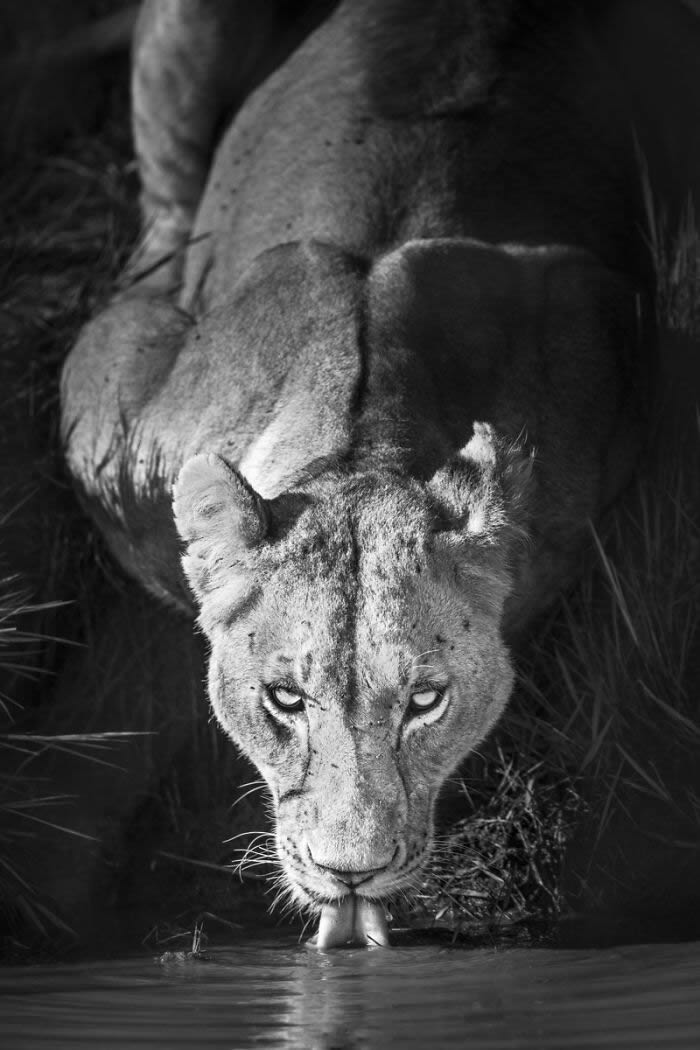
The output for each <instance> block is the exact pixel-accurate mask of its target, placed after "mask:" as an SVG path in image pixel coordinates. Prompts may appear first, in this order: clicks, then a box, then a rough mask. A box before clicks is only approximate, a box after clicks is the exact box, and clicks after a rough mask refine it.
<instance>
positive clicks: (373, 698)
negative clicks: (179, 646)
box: [176, 457, 513, 904]
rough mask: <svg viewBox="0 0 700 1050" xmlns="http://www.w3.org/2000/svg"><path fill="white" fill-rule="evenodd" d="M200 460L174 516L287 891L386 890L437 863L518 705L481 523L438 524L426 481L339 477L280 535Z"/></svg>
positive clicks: (213, 673) (224, 697) (213, 674)
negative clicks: (455, 781) (451, 792)
mask: <svg viewBox="0 0 700 1050" xmlns="http://www.w3.org/2000/svg"><path fill="white" fill-rule="evenodd" d="M190 462H191V464H192V465H188V466H186V468H185V471H183V474H182V475H181V481H180V483H179V487H178V490H177V496H176V514H177V520H178V525H179V527H180V529H181V532H182V533H183V536H184V538H185V539H186V540H188V541H189V551H188V555H186V558H185V566H186V569H187V571H188V575H189V577H190V580H191V581H192V583H193V586H194V588H195V590H196V592H197V594H198V597H199V599H200V602H201V622H202V624H203V626H204V629H205V631H206V633H207V635H208V637H209V640H210V643H211V662H210V670H209V691H210V696H211V700H212V703H213V706H214V710H215V712H216V715H217V717H218V719H219V721H220V722H221V724H222V726H223V727H224V729H225V730H226V731H227V733H228V734H229V735H230V736H231V737H232V738H233V740H235V741H236V743H237V744H238V745H239V746H240V747H241V748H242V750H243V751H244V752H245V754H246V755H248V757H249V758H250V759H251V760H252V761H253V762H254V763H255V765H256V766H257V767H258V769H259V770H260V772H261V773H262V775H263V776H264V778H265V780H266V781H267V783H268V785H269V787H270V790H271V792H272V795H273V798H274V800H275V805H276V813H277V850H278V854H279V859H280V861H281V863H282V866H283V868H284V871H285V873H286V876H287V879H288V882H289V885H290V888H291V889H292V891H293V893H294V895H295V897H296V898H297V900H299V901H301V902H304V903H307V904H321V903H323V902H324V901H328V900H336V899H338V898H341V897H343V896H345V895H346V894H348V893H350V892H356V893H357V894H358V895H360V896H366V897H368V898H373V899H379V898H382V897H386V896H388V895H390V894H391V893H393V892H394V891H395V890H397V889H399V888H401V887H406V886H407V885H410V883H411V881H412V879H414V878H415V876H416V873H417V871H418V869H419V868H420V867H421V865H422V864H423V863H424V861H425V860H426V858H427V855H428V852H429V850H430V846H431V839H432V811H433V806H434V803H435V799H436V796H437V794H438V792H439V790H440V788H441V786H442V784H443V783H444V781H445V778H446V777H447V776H448V774H449V773H450V772H451V771H452V770H453V769H454V768H455V766H456V765H457V764H458V762H459V761H460V759H461V758H462V757H463V756H464V755H465V754H466V753H467V752H468V751H469V750H470V749H471V748H473V747H474V745H475V744H476V743H477V742H478V741H479V740H480V739H482V738H483V736H484V735H485V734H486V732H487V731H488V730H489V728H490V727H491V726H492V725H493V723H494V721H495V720H496V719H497V717H498V715H499V714H500V712H501V711H502V709H503V707H504V705H505V703H506V701H507V699H508V696H509V694H510V691H511V686H512V680H513V672H512V669H511V665H510V661H509V657H508V653H507V650H506V648H505V646H504V644H503V642H502V640H501V636H500V633H499V621H500V616H501V611H502V606H503V601H504V599H505V597H506V594H507V591H508V580H507V574H506V573H505V571H504V569H503V567H502V566H498V564H497V563H498V556H494V553H493V551H488V550H485V549H480V547H479V535H478V532H477V531H476V530H475V531H474V533H473V535H470V534H469V531H468V528H467V529H466V530H464V529H462V530H457V531H456V530H453V529H450V528H446V527H445V525H444V521H443V522H442V523H441V522H440V521H439V520H438V518H439V516H438V515H437V513H436V508H435V496H434V492H433V491H431V490H430V489H429V487H428V486H421V485H419V484H418V483H416V482H413V481H407V480H405V479H400V478H398V477H382V476H364V477H361V478H346V479H342V478H341V479H336V481H335V482H334V483H333V484H330V483H329V484H327V485H326V486H324V485H321V486H318V487H317V490H316V492H315V493H314V494H312V495H311V496H310V497H309V498H308V500H307V501H304V504H303V505H302V506H301V508H300V509H299V507H297V510H296V512H295V517H294V520H293V522H292V523H291V524H290V523H287V524H283V525H280V524H279V523H277V524H276V523H275V521H274V513H275V508H274V506H272V507H271V508H270V507H268V508H267V509H266V508H264V506H263V505H262V501H260V500H259V499H258V498H257V497H255V495H254V494H253V493H252V492H251V491H250V490H249V489H247V487H246V486H245V485H243V484H242V483H241V481H240V478H239V476H238V475H235V474H234V473H233V472H231V471H230V468H228V467H226V466H225V465H224V464H223V463H222V462H221V461H218V460H216V459H215V457H197V459H196V460H194V461H190ZM453 489H454V485H453ZM241 498H242V500H243V503H244V504H245V501H246V498H248V499H249V500H250V504H249V507H248V510H249V512H250V513H248V514H247V516H242V515H241V514H240V505H241ZM185 501H187V503H185ZM236 503H237V504H238V510H236V509H235V504H236ZM472 510H473V511H474V512H475V513H476V514H481V513H486V509H485V508H484V507H483V506H479V507H476V506H473V507H472ZM482 524H487V523H485V522H482ZM222 530H223V532H222ZM265 537H267V538H265ZM494 566H495V567H494Z"/></svg>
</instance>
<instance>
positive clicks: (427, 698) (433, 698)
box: [410, 689, 445, 712]
mask: <svg viewBox="0 0 700 1050" xmlns="http://www.w3.org/2000/svg"><path fill="white" fill-rule="evenodd" d="M444 695H445V691H444V690H441V689H418V690H416V692H415V693H412V694H411V705H410V706H411V709H412V710H413V711H421V712H424V711H432V710H433V708H435V707H437V706H438V704H439V703H440V702H441V700H442V698H443V696H444Z"/></svg>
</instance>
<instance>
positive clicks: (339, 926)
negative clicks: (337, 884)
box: [309, 893, 389, 948]
mask: <svg viewBox="0 0 700 1050" xmlns="http://www.w3.org/2000/svg"><path fill="white" fill-rule="evenodd" d="M309 943H310V944H312V945H314V946H315V947H316V948H342V947H345V946H349V945H363V946H364V945H378V946H380V947H384V948H388V947H389V928H388V926H387V923H386V912H385V910H384V906H383V905H382V904H381V902H378V901H371V900H367V898H366V897H358V896H356V895H355V894H354V893H348V894H347V895H346V896H345V897H343V898H342V899H341V900H337V901H329V902H327V903H325V904H324V905H323V906H322V908H321V919H320V921H319V925H318V933H317V934H316V935H315V936H314V937H312V938H311V940H310V942H309Z"/></svg>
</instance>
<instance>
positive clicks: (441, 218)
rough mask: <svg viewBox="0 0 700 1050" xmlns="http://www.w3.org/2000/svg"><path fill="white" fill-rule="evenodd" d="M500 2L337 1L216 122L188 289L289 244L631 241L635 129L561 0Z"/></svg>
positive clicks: (614, 251)
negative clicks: (555, 0)
mask: <svg viewBox="0 0 700 1050" xmlns="http://www.w3.org/2000/svg"><path fill="white" fill-rule="evenodd" d="M515 6H516V7H518V8H519V9H524V10H528V9H529V7H530V6H531V5H530V4H528V3H525V4H520V5H515ZM535 6H538V7H539V6H541V5H535ZM513 8H514V5H513V4H512V3H510V2H509V0H508V2H501V3H497V4H495V5H490V6H489V5H484V4H476V3H471V4H469V3H468V4H457V3H455V2H454V0H447V2H443V3H441V4H439V5H435V6H434V7H432V6H428V7H426V5H423V4H417V3H408V4H406V3H405V2H404V3H388V4H382V5H381V6H380V5H373V4H368V3H367V2H366V0H359V2H354V3H353V2H350V3H344V4H341V5H340V6H339V8H338V9H337V10H336V11H335V12H334V13H333V15H332V16H331V17H330V18H329V19H328V20H327V21H326V22H324V23H323V24H322V25H321V26H320V27H319V28H318V29H317V30H316V31H315V32H314V33H312V34H311V35H310V37H309V38H308V39H307V40H306V41H305V42H304V43H303V44H302V45H301V47H300V48H299V49H298V50H297V51H296V52H295V53H294V54H293V55H292V56H291V58H290V59H289V60H288V61H287V62H286V63H285V64H284V65H283V66H282V67H281V68H280V69H279V70H278V71H277V72H276V73H274V74H273V75H272V76H271V77H270V78H269V79H268V80H267V81H266V82H265V83H264V84H263V85H262V86H261V87H260V88H259V89H258V90H257V91H256V92H254V93H253V94H252V96H251V97H250V98H249V99H248V100H247V101H246V103H245V104H244V106H243V107H242V109H241V111H240V112H239V113H238V114H237V116H236V118H235V119H234V121H233V122H232V124H231V126H230V127H229V129H228V131H227V132H226V134H225V135H224V137H223V140H222V142H221V144H220V147H219V149H218V152H217V155H216V157H215V159H214V162H213V166H212V169H211V172H210V177H209V182H208V186H207V189H206V191H205V194H204V197H203V200H202V203H201V207H200V211H199V216H198V220H197V224H196V229H195V231H194V233H195V236H194V239H195V241H196V243H195V245H194V246H193V247H192V248H191V250H190V252H189V257H188V266H187V272H186V283H185V289H184V292H183V299H184V301H185V303H186V304H187V305H188V306H190V305H192V303H193V302H194V300H195V298H196V296H197V295H198V294H200V293H201V291H202V288H203V287H204V288H205V295H206V298H207V303H208V304H209V305H211V304H212V303H216V302H217V301H220V300H221V299H223V298H225V296H226V295H227V294H228V293H229V290H230V288H231V286H232V284H234V283H235V281H236V280H237V279H238V278H239V277H240V276H241V275H242V274H243V273H245V271H246V269H247V268H248V266H249V265H250V263H251V262H252V261H253V260H254V259H255V257H256V256H258V255H259V254H261V252H264V251H265V250H266V249H269V248H273V247H276V246H277V245H279V244H283V243H288V242H301V243H303V242H305V241H309V240H317V241H323V242H326V243H331V244H335V245H337V246H338V247H340V248H342V249H343V250H345V251H347V252H348V253H349V254H352V255H356V256H360V257H364V258H368V259H372V258H375V257H376V256H377V255H379V254H381V253H382V252H383V251H385V250H387V249H390V248H391V247H393V246H395V245H397V244H400V243H403V242H406V241H408V240H411V239H415V238H427V237H445V236H465V237H474V238H478V239H482V240H486V241H490V242H492V243H493V242H498V241H520V242H522V243H533V244H534V243H547V242H549V243H552V242H559V243H568V244H574V245H578V246H581V247H584V248H587V249H588V250H593V251H594V252H595V253H596V254H598V255H599V256H602V258H603V261H606V262H608V263H613V264H618V265H619V263H620V255H621V253H627V254H630V255H631V253H630V252H629V246H628V245H627V243H626V241H627V239H628V238H629V230H630V228H633V227H634V226H635V218H634V209H635V208H636V205H637V203H638V202H637V200H636V199H635V194H634V192H633V191H634V188H635V184H634V182H633V180H634V170H633V168H634V151H633V139H632V135H631V133H630V134H626V133H625V131H624V127H625V126H626V125H624V120H623V116H622V114H620V113H617V112H616V110H615V98H614V93H612V97H610V96H611V93H610V92H609V91H607V88H608V87H609V85H606V83H605V75H606V70H603V69H601V68H599V67H598V66H596V64H595V63H594V62H592V61H591V59H590V55H589V53H588V50H587V48H586V42H585V39H584V37H583V36H582V35H581V33H580V31H579V29H578V27H577V26H576V24H575V23H574V22H572V19H571V17H570V15H568V14H566V13H565V10H564V9H566V10H567V11H568V5H562V10H561V12H560V13H559V14H557V13H556V12H555V13H553V14H549V15H543V13H542V10H539V9H538V14H537V18H534V17H532V18H528V17H525V16H524V15H523V13H522V10H521V12H520V16H519V18H517V19H516V18H514V16H513V15H512V9H513ZM377 11H380V12H381V16H379V15H377ZM401 12H403V20H401V21H400V20H399V17H398V16H399V14H400V13H401ZM426 42H427V43H426ZM431 42H432V43H431ZM429 45H430V46H429ZM426 47H428V50H430V47H434V48H437V50H436V51H435V52H433V54H434V55H439V56H440V57H439V60H438V61H437V62H436V61H435V59H434V58H430V57H429V55H428V53H427V52H426ZM606 92H607V93H606ZM197 238H201V240H199V241H198V240H197ZM606 255H607V258H606Z"/></svg>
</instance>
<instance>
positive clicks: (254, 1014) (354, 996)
mask: <svg viewBox="0 0 700 1050" xmlns="http://www.w3.org/2000/svg"><path fill="white" fill-rule="evenodd" d="M0 997H1V999H2V1001H1V1002H0V1044H1V1045H2V1047H3V1048H6V1050H34V1048H37V1050H40V1048H48V1047H51V1048H63V1047H65V1048H66V1050H68V1048H71V1050H72V1048H81V1047H95V1048H100V1050H116V1048H122V1047H124V1048H126V1047H129V1048H130V1050H140V1048H143V1050H154V1048H158V1050H160V1048H164V1047H168V1048H169V1047H193V1048H195V1047H196V1048H198V1050H200V1048H201V1050H206V1048H208V1047H228V1048H246V1047H288V1048H297V1047H298V1048H303V1050H314V1048H319V1050H331V1048H333V1050H364V1048H374V1047H376V1048H380V1047H381V1048H384V1047H402V1048H412V1047H420V1048H421V1050H422V1048H424V1047H431V1048H432V1047H435V1048H439V1047H445V1048H449V1047H460V1048H461V1047H469V1048H470V1050H499V1048H506V1047H508V1048H513V1047H518V1048H521V1050H528V1048H530V1047H532V1048H533V1050H549V1048H551V1050H576V1048H581V1050H584V1048H585V1050H597V1048H610V1050H626V1048H630V1050H632V1048H634V1050H638V1048H642V1047H654V1048H655V1050H658V1048H661V1047H663V1048H664V1050H666V1048H671V1050H675V1048H678V1050H698V1047H700V944H680V945H641V946H639V945H638V946H633V947H632V946H630V947H622V948H616V949H605V950H599V951H574V950H567V951H559V950H549V949H548V950H537V949H530V950H527V949H507V950H497V949H484V948H478V949H473V950H465V949H457V948H455V949H452V948H439V947H414V948H403V949H395V950H392V951H385V950H382V949H369V950H368V949H351V950H345V951H333V952H326V953H324V952H317V951H314V950H311V949H307V948H305V947H301V946H294V947H289V946H288V945H282V944H280V945H278V946H269V945H264V946H263V945H260V944H257V945H256V944H250V943H248V944H245V945H241V946H240V947H232V948H228V949H225V950H223V949H220V950H217V951H215V952H212V954H211V959H210V961H208V962H203V961H197V960H191V961H182V962H179V963H178V962H177V961H173V962H171V963H169V964H167V965H165V966H163V965H161V964H159V963H158V962H156V961H154V960H153V958H152V957H150V956H149V957H146V958H140V959H127V960H117V961H109V962H103V963H90V964H76V965H71V966H54V967H28V968H23V969H8V970H5V971H0Z"/></svg>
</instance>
